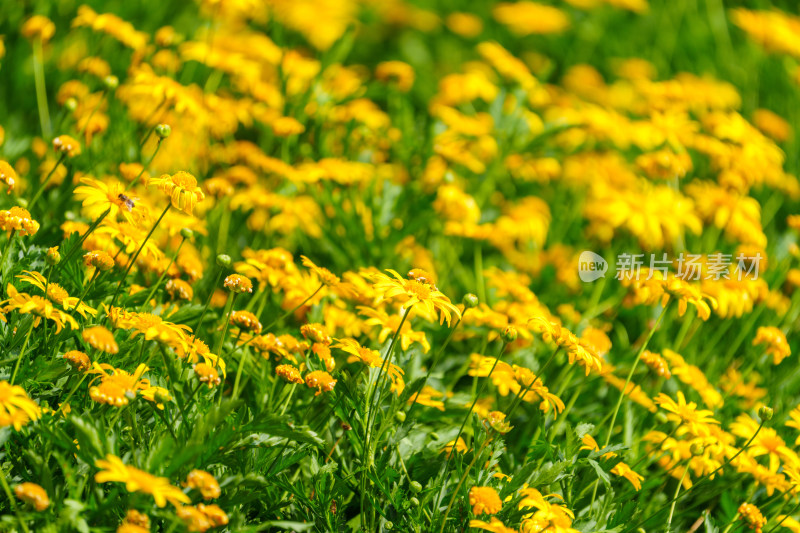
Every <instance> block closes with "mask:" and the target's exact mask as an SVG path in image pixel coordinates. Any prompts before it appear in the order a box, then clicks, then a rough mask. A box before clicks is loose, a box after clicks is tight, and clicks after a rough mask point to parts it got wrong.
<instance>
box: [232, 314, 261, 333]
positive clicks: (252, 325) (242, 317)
mask: <svg viewBox="0 0 800 533" xmlns="http://www.w3.org/2000/svg"><path fill="white" fill-rule="evenodd" d="M230 323H231V324H232V325H234V326H236V327H238V328H239V329H240V330H242V331H252V332H253V333H255V334H256V335H258V334H260V333H261V327H262V326H261V322H259V321H258V318H256V315H254V314H253V313H251V312H250V311H232V312H231V318H230Z"/></svg>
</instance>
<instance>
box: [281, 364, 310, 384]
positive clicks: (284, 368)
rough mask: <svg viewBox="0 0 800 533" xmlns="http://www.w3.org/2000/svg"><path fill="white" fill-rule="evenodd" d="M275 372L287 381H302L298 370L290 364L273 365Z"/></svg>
mask: <svg viewBox="0 0 800 533" xmlns="http://www.w3.org/2000/svg"><path fill="white" fill-rule="evenodd" d="M275 374H277V375H278V377H280V378H281V379H283V380H284V381H288V382H289V383H301V384H302V383H303V376H302V375H301V374H300V371H299V370H298V369H297V368H296V367H294V366H292V365H278V366H276V367H275Z"/></svg>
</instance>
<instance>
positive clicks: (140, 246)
mask: <svg viewBox="0 0 800 533" xmlns="http://www.w3.org/2000/svg"><path fill="white" fill-rule="evenodd" d="M170 207H172V204H171V203H169V204H167V207H166V208H165V209H164V212H162V213H161V216H160V217H158V220H156V223H155V224H153V227H152V228H150V232H149V233H148V234H147V236H146V237H145V238H144V240H143V241H142V244H141V245H139V249H138V250H136V253H135V254H133V257H132V258H131V260H130V262H129V263H128V266H127V268H125V272H124V273H123V274H122V277H121V278H120V280H119V283H117V290H116V291H115V292H114V297H113V298H112V299H111V305H110V306H109V307H114V304H115V303H117V298H118V297H119V291H121V290H122V284H123V283H124V282H125V278H127V277H128V273H129V272H130V271H131V268H133V265H135V264H136V260H137V259H138V258H139V254H140V253H141V252H142V249H143V248H144V245H145V244H147V241H148V240H150V236H151V235H153V232H154V231H155V230H156V228H157V227H158V225H159V223H161V220H162V219H163V218H164V216H165V215H166V214H167V211H169V208H170Z"/></svg>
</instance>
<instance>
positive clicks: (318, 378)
mask: <svg viewBox="0 0 800 533" xmlns="http://www.w3.org/2000/svg"><path fill="white" fill-rule="evenodd" d="M306 385H308V388H310V389H317V392H316V393H315V394H314V396H319V395H320V394H321V393H322V392H323V391H325V392H331V391H332V390H333V387H335V386H336V380H335V379H333V376H331V375H330V374H328V373H327V372H323V371H320V370H315V371H314V372H309V373H308V374H306Z"/></svg>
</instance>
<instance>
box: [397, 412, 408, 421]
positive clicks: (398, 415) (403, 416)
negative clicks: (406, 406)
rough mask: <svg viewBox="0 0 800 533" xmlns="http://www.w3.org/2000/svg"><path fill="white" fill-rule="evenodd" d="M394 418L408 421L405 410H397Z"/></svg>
mask: <svg viewBox="0 0 800 533" xmlns="http://www.w3.org/2000/svg"><path fill="white" fill-rule="evenodd" d="M394 419H395V420H397V421H398V422H405V421H406V414H405V412H403V411H397V412H396V413H395V414H394Z"/></svg>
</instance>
